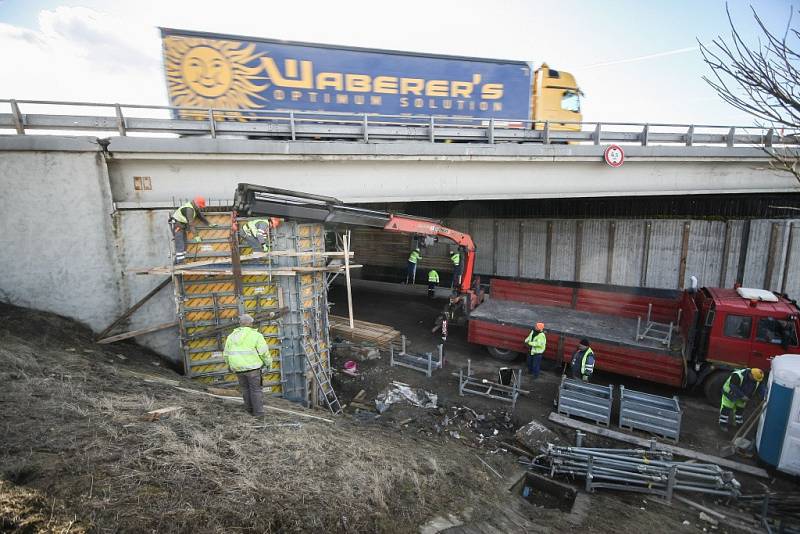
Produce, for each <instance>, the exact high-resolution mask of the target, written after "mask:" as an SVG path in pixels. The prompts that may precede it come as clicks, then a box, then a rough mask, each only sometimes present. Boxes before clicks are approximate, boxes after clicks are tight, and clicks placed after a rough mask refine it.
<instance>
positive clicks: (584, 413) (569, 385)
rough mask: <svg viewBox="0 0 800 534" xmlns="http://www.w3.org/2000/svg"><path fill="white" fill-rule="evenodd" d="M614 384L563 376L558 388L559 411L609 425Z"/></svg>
mask: <svg viewBox="0 0 800 534" xmlns="http://www.w3.org/2000/svg"><path fill="white" fill-rule="evenodd" d="M613 403H614V386H612V385H608V386H598V385H595V384H589V383H588V382H583V381H581V380H574V379H572V378H566V377H562V379H561V386H560V387H559V389H558V413H561V414H564V415H567V416H575V417H583V418H585V419H590V420H592V421H594V422H596V423H597V424H601V425H605V426H609V424H610V423H611V406H612V404H613Z"/></svg>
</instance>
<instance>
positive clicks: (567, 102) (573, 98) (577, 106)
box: [561, 91, 581, 113]
mask: <svg viewBox="0 0 800 534" xmlns="http://www.w3.org/2000/svg"><path fill="white" fill-rule="evenodd" d="M561 109H563V110H566V111H573V112H575V113H580V112H581V97H580V95H579V94H578V93H576V92H575V91H564V95H563V96H562V97H561Z"/></svg>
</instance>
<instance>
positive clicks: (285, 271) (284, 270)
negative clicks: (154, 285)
mask: <svg viewBox="0 0 800 534" xmlns="http://www.w3.org/2000/svg"><path fill="white" fill-rule="evenodd" d="M226 263H229V262H226ZM361 267H363V265H360V264H350V269H358V268H361ZM343 271H344V265H339V266H331V267H281V268H279V269H269V268H267V269H249V268H247V266H245V268H244V269H243V270H242V275H245V276H247V275H251V274H268V275H272V276H295V275H297V273H318V272H325V273H336V272H343ZM135 273H136V274H170V275H171V274H202V275H215V274H219V275H222V274H233V269H232V268H231V267H225V268H221V269H184V268H182V267H181V268H179V269H175V270H174V271H173V270H172V269H170V268H167V267H155V268H152V269H142V270H137V271H135Z"/></svg>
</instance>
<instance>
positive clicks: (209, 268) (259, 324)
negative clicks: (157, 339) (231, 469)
mask: <svg viewBox="0 0 800 534" xmlns="http://www.w3.org/2000/svg"><path fill="white" fill-rule="evenodd" d="M206 217H207V218H208V219H209V221H210V222H211V223H212V226H203V225H198V226H197V227H196V228H197V230H198V234H199V236H200V237H201V238H202V241H201V242H200V243H194V242H192V239H193V238H194V237H195V236H193V235H187V236H186V237H187V258H189V260H188V261H194V260H205V259H214V258H217V259H225V258H230V261H229V262H221V263H213V264H210V265H209V264H208V262H205V263H206V264H205V265H203V267H202V268H201V269H198V270H199V271H201V272H199V273H198V274H192V270H191V267H190V266H189V267H186V268H180V266H178V268H175V269H172V270H171V272H172V279H173V287H174V294H175V303H176V313H177V316H178V322H179V331H180V342H181V349H182V352H183V356H184V358H183V361H184V369H185V371H186V374H187V375H188V376H190V377H191V378H193V379H196V380H199V381H201V382H204V383H207V384H215V385H220V386H223V387H224V386H227V385H234V384H235V382H236V378H235V375H233V374H232V373H230V372H229V371H228V369H227V365H226V364H225V361H224V359H223V357H222V351H223V349H224V344H225V339H226V337H227V335H228V334H229V333H230V331H232V330H233V329H234V328H236V327H237V326H238V316H239V315H240V314H241V313H243V312H246V313H249V314H251V315H253V316H254V318H255V319H256V321H255V323H254V328H257V329H258V330H259V331H260V332H261V333H262V334H263V335H264V337H265V339H266V340H267V343H268V344H269V346H270V353H271V356H272V359H273V364H272V366H271V368H270V369H266V370H264V373H263V375H264V381H263V383H262V385H263V386H264V387H266V388H269V390H268V392H269V393H271V394H274V395H279V396H282V397H284V398H286V399H288V400H292V401H295V402H301V403H303V404H305V405H312V404H317V402H318V399H319V398H320V395H319V392H318V387H317V386H316V385H315V378H314V376H315V375H314V373H311V372H310V369H309V365H308V361H307V357H306V353H305V350H304V347H305V346H307V345H309V344H310V345H312V346H313V347H314V352H315V354H317V355H318V363H319V368H318V369H317V374H316V376H317V377H319V376H320V371H321V372H322V373H325V375H324V376H326V377H327V378H328V379H329V378H330V341H329V338H328V327H329V324H328V301H327V285H326V276H327V275H328V274H329V272H330V271H331V269H328V268H327V267H326V262H327V258H328V257H329V256H331V255H335V253H333V254H332V253H326V252H325V230H324V228H323V226H322V225H320V224H315V223H314V224H311V223H308V224H304V223H298V222H296V221H283V222H282V223H281V224H280V225H279V226H278V227H277V228H276V229H274V230H273V231H272V232H271V235H270V236H269V237H270V251H271V252H270V253H267V254H265V255H264V257H259V258H258V259H256V260H255V264H254V263H247V264H246V265H242V264H241V263H240V262H239V261H238V260H239V257H241V256H242V255H245V256H246V255H247V254H248V253H249V252H252V251H250V250H249V247H248V246H247V245H246V244H241V243H240V239H239V235H238V231H237V230H238V228H239V224H240V223H243V222H244V221H246V220H247V219H237V218H235V216H234V215H233V214H232V213H213V214H211V213H207V214H206ZM173 254H174V250H173ZM253 265H257V266H258V269H254V268H253V267H252V266H253ZM162 270H163V269H162ZM332 270H333V271H334V272H335V271H337V270H338V269H332ZM153 272H154V273H155V272H159V270H158V269H154V270H153ZM273 273H279V275H277V274H273ZM323 382H324V381H323ZM330 389H331V390H332V388H330ZM330 394H331V392H328V395H330Z"/></svg>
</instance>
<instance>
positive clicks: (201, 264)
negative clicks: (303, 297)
mask: <svg viewBox="0 0 800 534" xmlns="http://www.w3.org/2000/svg"><path fill="white" fill-rule="evenodd" d="M274 256H282V257H286V256H291V257H295V256H314V257H325V258H329V257H332V258H342V257H344V252H338V251H337V252H296V251H293V250H273V251H271V252H253V253H252V254H245V255H244V256H240V257H239V259H240V260H241V261H246V260H258V259H263V258H271V257H274ZM353 256H354V253H353V252H350V257H351V258H352V257H353ZM230 262H231V260H230V258H229V257H228V256H224V257H220V258H212V259H209V260H200V261H192V262H188V263H181V264H180V265H165V266H163V267H153V268H152V269H170V270H171V269H173V268H174V267H179V268H181V269H185V268H187V267H205V266H207V265H217V264H220V263H230ZM149 269H150V268H148V267H136V268H133V269H128V272H138V271H145V270H149Z"/></svg>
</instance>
